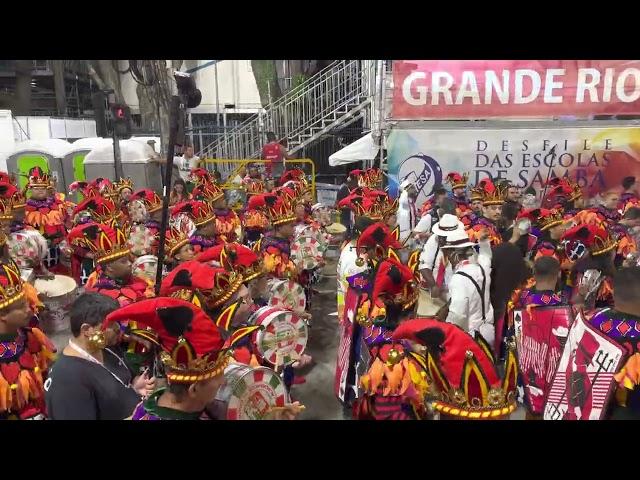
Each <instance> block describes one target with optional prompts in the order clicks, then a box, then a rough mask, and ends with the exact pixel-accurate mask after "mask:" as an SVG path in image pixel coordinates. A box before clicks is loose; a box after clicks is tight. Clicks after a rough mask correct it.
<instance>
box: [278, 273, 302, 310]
mask: <svg viewBox="0 0 640 480" xmlns="http://www.w3.org/2000/svg"><path fill="white" fill-rule="evenodd" d="M269 290H270V293H271V298H270V299H269V305H271V306H272V307H280V308H284V309H285V310H292V311H294V312H297V313H303V312H304V311H305V308H306V307H307V298H306V296H305V294H304V289H303V288H302V285H300V284H299V283H297V282H294V281H293V280H273V281H272V282H271V284H270V287H269Z"/></svg>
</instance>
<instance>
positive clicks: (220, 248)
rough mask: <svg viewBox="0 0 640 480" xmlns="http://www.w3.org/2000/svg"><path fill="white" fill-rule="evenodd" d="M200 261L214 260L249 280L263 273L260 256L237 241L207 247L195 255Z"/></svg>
mask: <svg viewBox="0 0 640 480" xmlns="http://www.w3.org/2000/svg"><path fill="white" fill-rule="evenodd" d="M196 260H197V261H199V262H202V263H208V262H216V263H217V264H218V265H219V266H221V267H222V268H224V269H225V270H227V271H228V272H229V271H233V272H236V273H237V274H239V275H241V276H242V279H243V281H245V282H249V281H251V280H253V279H254V278H258V277H259V276H260V275H263V274H264V273H265V270H264V265H263V263H262V258H261V257H259V256H258V255H256V253H255V252H254V251H253V250H251V249H250V248H249V247H245V246H244V245H241V244H239V243H236V242H233V243H226V244H220V245H216V246H215V247H211V248H208V249H207V250H205V251H204V252H202V253H201V254H199V255H198V256H197V257H196Z"/></svg>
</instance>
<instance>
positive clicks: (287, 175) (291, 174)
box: [280, 168, 306, 185]
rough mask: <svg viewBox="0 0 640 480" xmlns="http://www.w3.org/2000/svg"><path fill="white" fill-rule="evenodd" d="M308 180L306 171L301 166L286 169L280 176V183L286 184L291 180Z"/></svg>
mask: <svg viewBox="0 0 640 480" xmlns="http://www.w3.org/2000/svg"><path fill="white" fill-rule="evenodd" d="M292 180H293V181H296V182H306V178H305V175H304V171H303V170H300V169H299V168H293V169H291V170H287V171H285V172H284V173H283V174H282V176H281V177H280V185H284V184H285V183H287V182H289V181H292Z"/></svg>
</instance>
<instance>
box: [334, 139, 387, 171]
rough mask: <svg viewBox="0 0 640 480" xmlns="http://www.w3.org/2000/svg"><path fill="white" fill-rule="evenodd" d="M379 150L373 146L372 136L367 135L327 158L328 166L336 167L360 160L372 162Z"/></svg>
mask: <svg viewBox="0 0 640 480" xmlns="http://www.w3.org/2000/svg"><path fill="white" fill-rule="evenodd" d="M379 150H380V148H379V147H378V145H376V144H375V142H374V140H373V135H372V134H371V133H367V134H366V135H365V136H364V137H362V138H360V139H358V140H356V141H355V142H353V143H351V144H349V145H347V146H346V147H344V148H343V149H341V150H338V151H337V152H336V153H334V154H333V155H331V156H330V157H329V165H331V166H332V167H337V166H339V165H347V164H349V163H354V162H359V161H362V160H369V161H370V160H374V159H375V158H376V156H377V155H378V152H379Z"/></svg>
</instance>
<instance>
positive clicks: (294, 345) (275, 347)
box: [249, 306, 309, 368]
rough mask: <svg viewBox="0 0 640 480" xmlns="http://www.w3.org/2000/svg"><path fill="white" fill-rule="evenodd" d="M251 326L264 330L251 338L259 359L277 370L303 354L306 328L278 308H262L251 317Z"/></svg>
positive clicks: (298, 320)
mask: <svg viewBox="0 0 640 480" xmlns="http://www.w3.org/2000/svg"><path fill="white" fill-rule="evenodd" d="M249 323H250V324H251V325H262V326H263V327H264V328H263V329H261V330H258V331H256V332H255V333H254V334H253V336H252V343H253V344H254V345H255V346H256V349H257V350H258V352H259V354H260V357H261V358H262V359H263V360H265V361H266V362H268V363H269V364H270V365H273V366H275V367H276V368H278V367H280V366H282V365H290V364H292V363H293V362H295V361H296V360H299V359H300V356H301V355H302V353H303V352H304V349H305V348H306V346H307V340H308V338H309V331H308V329H307V324H306V323H305V322H304V321H303V320H302V319H301V318H300V317H299V316H298V315H296V314H295V313H293V312H290V311H289V310H283V309H281V308H277V307H270V306H266V307H262V308H259V309H258V310H256V311H255V312H254V313H253V314H252V315H251V316H250V317H249Z"/></svg>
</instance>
